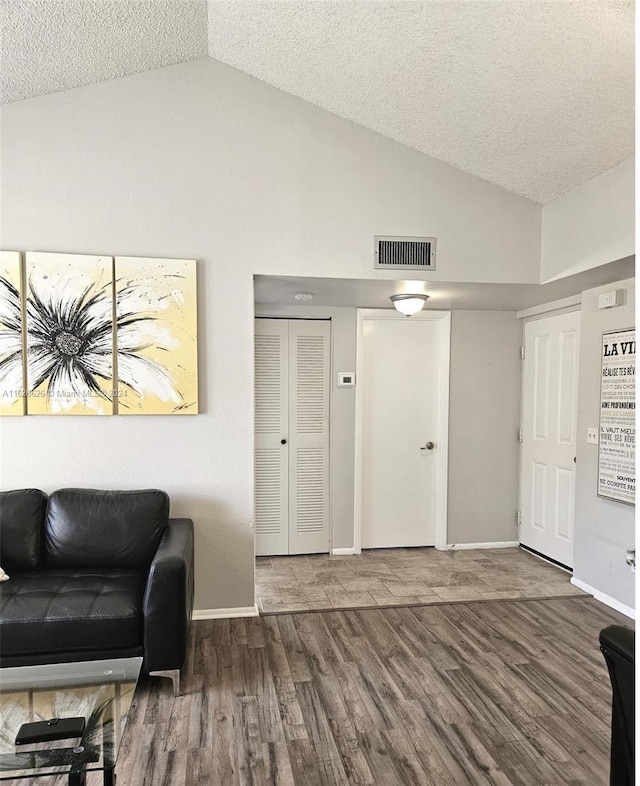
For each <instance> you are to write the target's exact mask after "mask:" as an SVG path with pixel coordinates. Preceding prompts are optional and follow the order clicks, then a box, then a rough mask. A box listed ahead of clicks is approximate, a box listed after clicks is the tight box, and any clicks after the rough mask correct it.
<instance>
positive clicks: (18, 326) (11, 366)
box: [0, 251, 25, 415]
mask: <svg viewBox="0 0 640 786" xmlns="http://www.w3.org/2000/svg"><path fill="white" fill-rule="evenodd" d="M21 278H22V276H21V266H20V253H19V252H18V251H0V415H24V411H25V397H24V370H23V353H22V300H21V298H22V295H21V292H22V281H21Z"/></svg>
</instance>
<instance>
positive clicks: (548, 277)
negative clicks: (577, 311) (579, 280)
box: [540, 157, 635, 283]
mask: <svg viewBox="0 0 640 786" xmlns="http://www.w3.org/2000/svg"><path fill="white" fill-rule="evenodd" d="M634 187H635V157H632V158H629V159H627V160H626V161H623V162H622V163H620V164H618V165H617V166H615V167H613V168H612V169H609V170H608V171H607V172H604V173H603V174H601V175H598V177H594V178H593V179H592V180H589V181H588V182H587V183H584V184H583V185H581V186H578V188H574V189H573V190H572V191H570V192H569V193H568V194H564V195H563V196H561V197H558V199H556V200H554V201H553V202H550V203H549V204H547V205H545V206H544V208H543V210H542V261H541V266H540V281H541V282H542V283H545V282H547V281H553V280H554V279H557V278H564V277H565V276H570V275H572V274H573V273H580V272H581V271H582V270H589V269H590V268H593V267H598V266H599V265H605V264H607V263H608V262H614V261H616V260H618V259H624V258H625V257H629V256H631V255H632V254H635V191H634Z"/></svg>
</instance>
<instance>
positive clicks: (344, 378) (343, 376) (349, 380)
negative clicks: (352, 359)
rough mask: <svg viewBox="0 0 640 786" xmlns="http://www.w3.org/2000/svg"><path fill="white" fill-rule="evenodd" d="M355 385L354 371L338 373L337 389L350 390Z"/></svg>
mask: <svg viewBox="0 0 640 786" xmlns="http://www.w3.org/2000/svg"><path fill="white" fill-rule="evenodd" d="M355 384H356V373H355V371H339V372H338V387H339V388H352V387H353V386H354V385H355Z"/></svg>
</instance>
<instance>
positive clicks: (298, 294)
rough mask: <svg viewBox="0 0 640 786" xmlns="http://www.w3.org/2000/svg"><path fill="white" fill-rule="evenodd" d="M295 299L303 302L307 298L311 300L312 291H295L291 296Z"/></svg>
mask: <svg viewBox="0 0 640 786" xmlns="http://www.w3.org/2000/svg"><path fill="white" fill-rule="evenodd" d="M293 297H294V299H295V300H300V301H302V302H305V301H307V300H313V293H312V292H296V294H295V295H294V296H293Z"/></svg>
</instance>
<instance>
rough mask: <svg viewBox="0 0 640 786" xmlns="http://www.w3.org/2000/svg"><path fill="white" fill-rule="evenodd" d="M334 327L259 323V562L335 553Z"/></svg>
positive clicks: (327, 324)
mask: <svg viewBox="0 0 640 786" xmlns="http://www.w3.org/2000/svg"><path fill="white" fill-rule="evenodd" d="M330 339H331V323H330V322H329V321H328V320H302V319H257V320H256V322H255V465H254V467H255V494H254V496H255V504H254V508H255V533H256V555H258V556H266V555H275V554H311V553H318V552H326V551H328V550H329V536H330V526H329V524H330V516H329V380H330Z"/></svg>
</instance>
